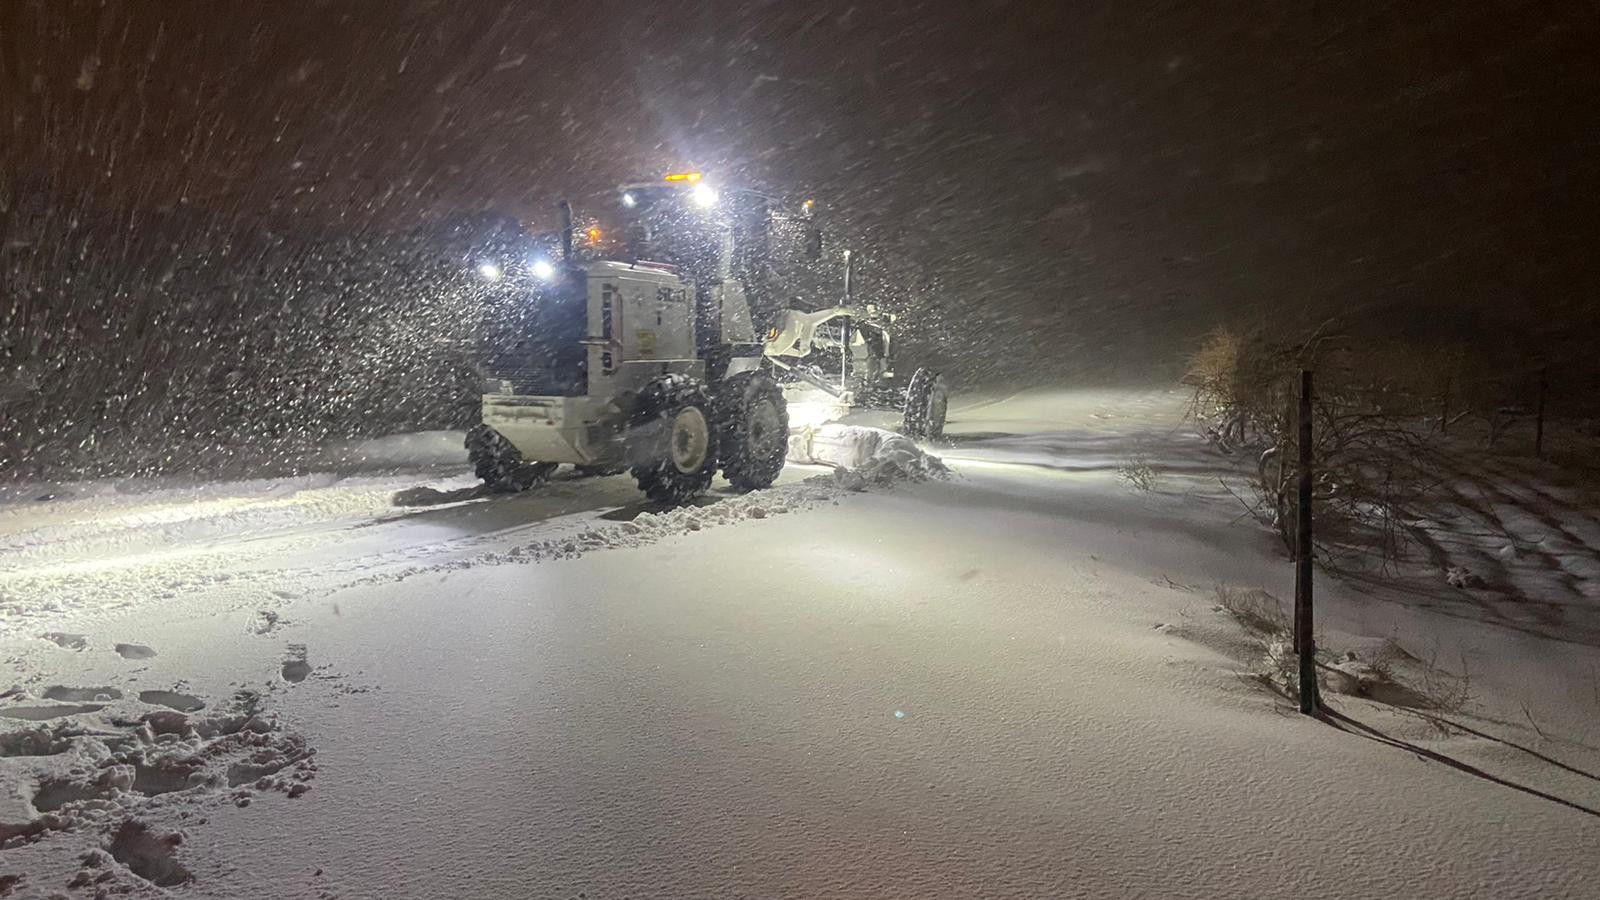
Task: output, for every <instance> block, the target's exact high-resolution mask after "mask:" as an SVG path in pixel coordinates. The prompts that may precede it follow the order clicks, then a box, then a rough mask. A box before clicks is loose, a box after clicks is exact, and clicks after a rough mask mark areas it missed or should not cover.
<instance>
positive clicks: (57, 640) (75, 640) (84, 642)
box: [39, 631, 89, 650]
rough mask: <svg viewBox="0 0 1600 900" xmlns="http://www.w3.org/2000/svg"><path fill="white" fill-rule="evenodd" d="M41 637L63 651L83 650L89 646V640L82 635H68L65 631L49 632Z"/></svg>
mask: <svg viewBox="0 0 1600 900" xmlns="http://www.w3.org/2000/svg"><path fill="white" fill-rule="evenodd" d="M39 636H40V637H42V638H44V639H45V640H47V641H49V642H50V643H52V644H55V645H56V646H57V647H60V648H61V649H63V650H82V649H84V648H86V647H88V646H89V639H88V638H86V637H84V636H83V635H81V634H68V633H67V632H64V631H49V632H46V633H44V634H41V635H39Z"/></svg>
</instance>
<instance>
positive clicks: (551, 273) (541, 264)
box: [529, 259, 556, 281]
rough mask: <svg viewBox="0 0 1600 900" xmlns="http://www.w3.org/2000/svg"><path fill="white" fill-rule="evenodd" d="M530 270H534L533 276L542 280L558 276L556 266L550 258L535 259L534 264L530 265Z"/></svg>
mask: <svg viewBox="0 0 1600 900" xmlns="http://www.w3.org/2000/svg"><path fill="white" fill-rule="evenodd" d="M529 271H531V272H533V277H535V278H537V279H539V280H540V281H549V280H551V279H553V278H555V277H556V267H555V266H554V265H552V264H551V263H550V260H548V259H536V260H534V261H533V265H532V266H530V267H529Z"/></svg>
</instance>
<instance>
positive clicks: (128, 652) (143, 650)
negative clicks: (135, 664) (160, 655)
mask: <svg viewBox="0 0 1600 900" xmlns="http://www.w3.org/2000/svg"><path fill="white" fill-rule="evenodd" d="M117 655H118V656H120V657H122V658H123V659H154V658H155V655H156V652H155V651H154V650H151V649H150V648H149V647H146V646H145V645H143V644H118V645H117Z"/></svg>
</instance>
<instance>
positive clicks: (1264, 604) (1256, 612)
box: [1217, 584, 1290, 638]
mask: <svg viewBox="0 0 1600 900" xmlns="http://www.w3.org/2000/svg"><path fill="white" fill-rule="evenodd" d="M1217 605H1218V606H1219V607H1221V608H1222V609H1223V610H1224V611H1225V612H1227V613H1228V615H1230V616H1233V617H1234V618H1235V619H1237V620H1238V622H1239V624H1240V625H1243V626H1244V627H1245V629H1246V630H1247V631H1250V632H1251V633H1252V634H1254V635H1256V636H1258V637H1266V638H1273V637H1284V636H1287V635H1288V634H1289V627H1290V619H1289V615H1288V614H1287V613H1286V612H1284V609H1283V602H1282V601H1281V600H1279V599H1278V598H1277V597H1274V596H1272V595H1271V594H1269V593H1267V592H1266V591H1263V590H1261V589H1260V588H1248V589H1247V588H1237V587H1233V586H1231V585H1225V584H1219V585H1217Z"/></svg>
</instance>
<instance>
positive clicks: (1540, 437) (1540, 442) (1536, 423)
mask: <svg viewBox="0 0 1600 900" xmlns="http://www.w3.org/2000/svg"><path fill="white" fill-rule="evenodd" d="M1549 386H1550V377H1549V369H1547V368H1541V369H1539V408H1538V412H1537V413H1536V416H1535V418H1534V420H1533V455H1534V456H1539V457H1542V456H1544V398H1545V394H1546V393H1547V392H1548V388H1549Z"/></svg>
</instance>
